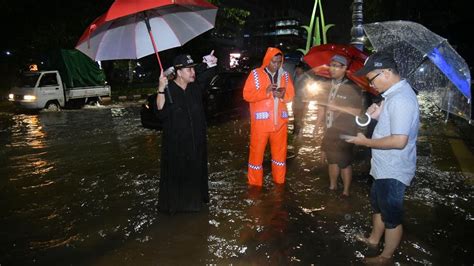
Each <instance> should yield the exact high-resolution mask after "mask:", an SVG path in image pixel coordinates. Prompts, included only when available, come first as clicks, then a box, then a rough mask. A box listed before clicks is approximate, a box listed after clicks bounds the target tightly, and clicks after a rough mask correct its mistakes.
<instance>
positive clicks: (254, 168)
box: [244, 47, 295, 186]
mask: <svg viewBox="0 0 474 266" xmlns="http://www.w3.org/2000/svg"><path fill="white" fill-rule="evenodd" d="M282 64H283V53H282V52H281V51H280V50H279V49H277V48H273V47H269V48H268V49H267V52H266V54H265V57H264V58H263V64H262V66H261V67H259V68H256V69H254V70H252V71H251V72H250V74H249V76H248V78H247V81H246V82H245V86H244V99H245V100H246V101H247V102H249V104H250V155H249V165H248V182H249V185H254V186H262V181H263V167H262V162H263V155H264V152H265V147H266V146H267V142H268V140H270V147H271V155H272V175H273V181H274V182H275V183H277V184H283V183H285V174H286V150H287V124H288V110H287V108H286V103H288V102H290V101H291V100H292V99H293V97H294V95H295V90H294V88H293V81H292V80H291V78H290V75H289V73H288V72H286V71H285V70H283V68H282Z"/></svg>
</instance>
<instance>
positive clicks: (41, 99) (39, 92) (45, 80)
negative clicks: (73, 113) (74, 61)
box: [9, 71, 65, 109]
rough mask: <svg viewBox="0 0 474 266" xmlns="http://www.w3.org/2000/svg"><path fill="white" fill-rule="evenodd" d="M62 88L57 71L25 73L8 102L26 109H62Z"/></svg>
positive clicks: (63, 100) (63, 101) (13, 89)
mask: <svg viewBox="0 0 474 266" xmlns="http://www.w3.org/2000/svg"><path fill="white" fill-rule="evenodd" d="M64 96H65V94H64V87H63V84H62V81H61V76H60V75H59V72H58V71H37V72H25V73H24V74H23V75H22V77H21V79H20V83H19V86H18V87H14V88H12V90H11V93H10V95H9V100H10V101H12V102H14V103H15V104H16V105H19V106H21V107H24V108H27V109H43V108H46V109H58V108H59V107H64V105H65V99H64Z"/></svg>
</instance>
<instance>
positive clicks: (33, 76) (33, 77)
mask: <svg viewBox="0 0 474 266" xmlns="http://www.w3.org/2000/svg"><path fill="white" fill-rule="evenodd" d="M39 76H40V73H32V72H27V73H23V75H21V78H20V80H19V81H18V86H19V87H20V88H25V87H26V88H32V87H34V86H35V85H36V81H38V78H39Z"/></svg>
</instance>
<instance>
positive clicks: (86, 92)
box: [66, 85, 111, 100]
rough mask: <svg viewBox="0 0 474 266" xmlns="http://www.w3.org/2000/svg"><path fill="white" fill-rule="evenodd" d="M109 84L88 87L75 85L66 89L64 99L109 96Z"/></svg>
mask: <svg viewBox="0 0 474 266" xmlns="http://www.w3.org/2000/svg"><path fill="white" fill-rule="evenodd" d="M110 93H111V92H110V86H108V85H107V86H90V87H75V88H68V89H67V90H66V99H67V100H69V99H79V98H88V97H99V96H109V97H110Z"/></svg>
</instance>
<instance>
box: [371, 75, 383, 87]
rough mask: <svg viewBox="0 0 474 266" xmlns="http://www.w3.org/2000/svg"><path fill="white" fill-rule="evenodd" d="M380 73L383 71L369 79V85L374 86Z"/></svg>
mask: <svg viewBox="0 0 474 266" xmlns="http://www.w3.org/2000/svg"><path fill="white" fill-rule="evenodd" d="M380 74H382V72H379V73H378V74H377V75H375V76H373V77H372V78H370V79H368V80H369V85H371V86H374V83H373V82H374V80H375V79H376V78H377V77H378V76H379V75H380Z"/></svg>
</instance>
